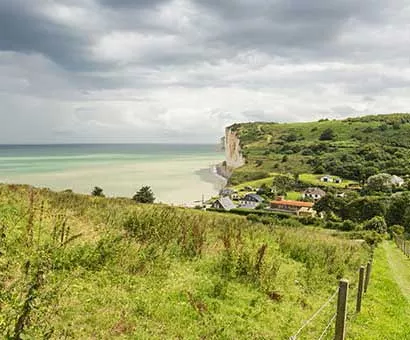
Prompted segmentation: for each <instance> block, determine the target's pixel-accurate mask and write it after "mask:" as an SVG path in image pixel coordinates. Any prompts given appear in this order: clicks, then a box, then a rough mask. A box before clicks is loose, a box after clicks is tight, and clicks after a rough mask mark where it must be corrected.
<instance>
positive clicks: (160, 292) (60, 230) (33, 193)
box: [0, 185, 369, 339]
mask: <svg viewBox="0 0 410 340" xmlns="http://www.w3.org/2000/svg"><path fill="white" fill-rule="evenodd" d="M0 228H1V235H2V238H0V252H1V256H0V288H1V289H0V292H1V293H0V294H1V295H0V306H1V310H0V337H2V338H7V337H10V338H16V339H17V338H18V337H21V338H24V339H38V338H48V339H62V338H64V339H113V338H119V339H135V338H138V339H164V338H166V339H198V338H202V339H250V338H252V339H287V338H288V337H289V336H290V335H292V334H293V332H294V331H295V330H296V329H298V328H299V327H300V325H301V324H302V322H303V321H304V320H306V319H307V318H309V317H310V316H311V315H312V313H313V312H314V311H316V310H317V308H318V307H319V306H320V305H321V304H322V303H323V302H324V301H325V300H326V299H327V298H328V296H329V295H330V294H331V293H332V292H333V291H334V289H335V287H336V285H337V280H338V278H340V277H342V276H344V277H352V278H353V285H354V278H355V276H356V275H355V273H356V270H357V268H358V267H359V265H360V264H361V263H364V262H365V261H366V260H367V258H368V256H369V249H368V248H367V246H365V245H363V244H361V243H358V242H356V241H350V240H344V239H341V238H338V237H333V236H332V235H330V234H329V233H328V232H322V231H321V230H316V229H314V228H306V229H305V228H285V227H279V226H273V225H262V224H257V223H250V222H249V221H247V220H246V219H245V218H242V217H239V216H231V215H221V214H215V213H206V212H201V211H195V210H188V209H178V208H172V207H166V206H159V205H154V206H150V205H137V204H135V203H133V202H132V201H130V200H127V199H105V198H95V197H89V196H85V195H76V194H73V193H70V192H63V193H54V192H51V191H49V190H45V189H43V190H39V189H32V188H30V187H27V186H6V185H0ZM325 317H326V316H325ZM325 317H324V318H319V319H318V320H316V321H315V323H314V324H312V326H311V327H310V328H308V329H306V330H305V331H304V333H303V336H304V337H305V338H306V339H312V338H317V337H318V336H319V335H320V331H321V329H323V327H324V325H325V323H326V321H327V320H326V319H325Z"/></svg>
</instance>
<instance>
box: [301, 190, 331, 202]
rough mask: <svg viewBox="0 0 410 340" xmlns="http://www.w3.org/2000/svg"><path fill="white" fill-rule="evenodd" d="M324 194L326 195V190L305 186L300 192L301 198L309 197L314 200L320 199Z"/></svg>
mask: <svg viewBox="0 0 410 340" xmlns="http://www.w3.org/2000/svg"><path fill="white" fill-rule="evenodd" d="M324 196H326V192H325V191H323V190H322V189H320V188H307V189H306V190H305V191H304V192H303V194H302V197H303V198H311V199H314V200H315V201H318V200H320V199H321V198H322V197H324Z"/></svg>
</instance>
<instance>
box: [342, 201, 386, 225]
mask: <svg viewBox="0 0 410 340" xmlns="http://www.w3.org/2000/svg"><path fill="white" fill-rule="evenodd" d="M385 214H386V202H385V200H384V199H383V198H381V197H379V196H375V197H374V196H366V197H359V198H357V199H354V200H352V201H349V203H348V204H346V206H345V207H344V209H343V213H342V217H343V218H345V219H349V220H352V221H359V222H362V221H366V220H370V219H372V218H373V217H375V216H384V215H385Z"/></svg>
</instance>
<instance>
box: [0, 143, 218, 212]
mask: <svg viewBox="0 0 410 340" xmlns="http://www.w3.org/2000/svg"><path fill="white" fill-rule="evenodd" d="M218 149H219V148H218V146H217V145H188V144H179V145H175V144H69V145H0V183H1V182H2V183H15V184H30V185H33V186H37V187H47V188H50V189H52V190H56V191H62V190H67V189H71V190H73V191H74V192H78V193H83V194H89V193H90V192H91V191H92V189H93V188H94V187H95V186H99V187H101V188H102V189H103V190H104V194H105V195H106V196H111V197H132V195H133V194H134V193H135V192H136V191H137V190H138V189H139V188H140V187H141V186H144V185H148V186H150V187H151V188H152V190H153V192H154V195H155V197H156V202H163V203H168V204H175V205H187V206H190V205H195V204H196V203H198V202H201V201H202V200H203V199H205V200H206V199H208V198H210V197H212V196H215V194H217V193H218V192H219V190H220V189H221V188H223V187H224V185H225V180H224V179H223V178H222V177H220V176H218V175H217V174H216V170H215V165H216V164H218V163H220V162H221V161H223V159H224V153H223V152H222V151H220V150H218Z"/></svg>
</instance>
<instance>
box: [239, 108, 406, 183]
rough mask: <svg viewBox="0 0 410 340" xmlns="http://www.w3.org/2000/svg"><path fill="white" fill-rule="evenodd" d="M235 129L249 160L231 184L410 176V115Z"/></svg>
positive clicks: (240, 125) (250, 126)
mask: <svg viewBox="0 0 410 340" xmlns="http://www.w3.org/2000/svg"><path fill="white" fill-rule="evenodd" d="M231 129H232V130H234V131H236V133H237V136H238V137H239V138H240V142H241V147H242V152H243V155H244V156H245V158H246V164H245V165H244V166H243V167H241V168H239V169H236V170H235V171H234V173H233V176H232V177H231V183H232V184H239V183H242V182H245V181H249V180H255V179H259V178H264V177H269V175H270V174H271V173H287V172H289V173H294V174H301V173H316V174H327V173H329V174H332V175H336V176H340V177H342V178H345V179H350V180H354V181H363V180H365V179H366V178H368V177H369V176H371V175H374V174H376V173H379V172H388V173H390V174H392V175H399V176H405V175H408V174H410V162H409V160H410V114H390V115H376V116H365V117H359V118H349V119H345V120H320V121H318V122H309V123H289V124H278V123H244V124H234V125H232V126H231Z"/></svg>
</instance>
